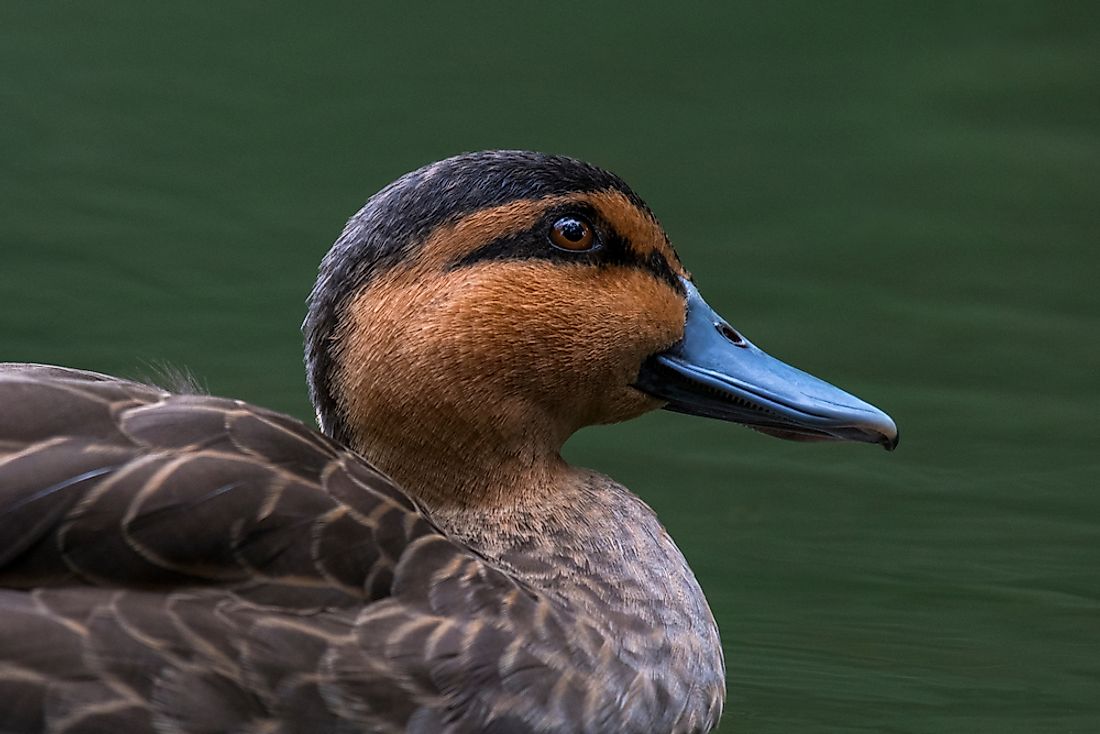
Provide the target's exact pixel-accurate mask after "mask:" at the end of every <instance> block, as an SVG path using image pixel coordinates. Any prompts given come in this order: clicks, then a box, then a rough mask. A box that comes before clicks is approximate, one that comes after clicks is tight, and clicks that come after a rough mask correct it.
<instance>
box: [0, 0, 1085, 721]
mask: <svg viewBox="0 0 1100 734" xmlns="http://www.w3.org/2000/svg"><path fill="white" fill-rule="evenodd" d="M909 5H910V7H904V6H902V5H900V4H888V3H871V2H867V3H857V4H852V3H843V4H840V3H811V2H807V3H789V2H778V3H755V4H747V3H728V4H725V5H723V6H721V9H717V6H715V7H712V8H710V9H708V10H705V11H698V13H697V14H692V13H685V12H682V11H680V12H672V11H670V10H660V9H655V8H651V9H646V8H645V7H642V6H639V5H636V4H632V5H629V6H628V5H626V4H623V5H621V6H619V7H617V8H616V7H612V6H593V5H591V4H580V3H576V4H562V3H554V4H552V6H550V5H548V6H547V7H544V8H542V9H539V10H532V9H525V10H523V11H520V10H517V9H515V8H513V7H512V6H508V5H503V4H500V5H480V6H478V7H479V9H478V10H476V11H472V10H469V9H467V8H465V7H463V6H461V5H458V4H455V5H453V6H442V5H440V6H434V7H419V8H416V9H411V10H406V11H404V13H405V14H404V15H398V14H397V11H394V10H383V9H377V10H372V9H370V8H369V7H368V6H367V4H365V3H355V4H345V5H341V6H328V9H327V10H326V11H325V12H320V11H318V10H310V11H308V12H306V11H304V10H301V9H300V8H299V5H298V4H293V3H286V4H285V6H282V7H280V6H278V5H276V4H271V3H244V2H232V3H219V4H209V5H200V4H197V3H196V4H183V3H177V4H172V5H168V4H155V5H154V4H148V3H137V2H135V3H127V4H122V3H60V2H56V3H53V2H50V3H47V2H43V3H36V4H31V3H17V2H8V3H4V4H3V5H2V6H0V113H2V115H0V253H2V260H0V294H2V296H3V303H4V307H3V309H0V359H9V360H28V361H41V362H54V363H59V364H65V365H72V366H81V367H86V368H91V369H96V370H101V371H105V372H113V373H121V374H129V375H134V374H139V373H142V372H144V371H148V364H149V363H155V362H160V361H167V362H170V363H174V364H177V365H186V366H187V367H189V368H190V369H191V370H193V371H194V372H195V373H196V374H197V375H199V376H201V378H202V379H203V380H204V381H205V383H206V384H207V385H208V387H209V389H210V390H211V391H213V392H215V393H218V394H226V395H232V396H237V397H242V398H246V399H248V400H251V401H254V402H257V403H261V404H264V405H268V406H271V407H275V408H278V409H282V410H286V411H289V412H291V413H294V414H296V415H299V416H301V417H303V418H308V417H309V409H308V405H307V402H306V399H305V390H304V385H303V378H302V371H301V366H300V353H299V350H300V337H299V334H298V331H297V328H298V324H299V323H300V321H301V317H302V315H303V299H304V298H305V295H306V293H307V292H308V290H309V287H310V285H311V283H312V278H313V273H314V272H315V267H316V264H317V262H318V261H319V259H320V257H321V256H322V254H323V253H324V252H325V250H326V248H327V247H328V245H329V243H330V242H331V240H332V239H333V238H334V237H335V235H336V234H337V233H338V232H339V230H340V228H341V226H342V223H343V221H344V219H345V218H346V217H347V216H348V215H349V214H351V213H352V212H353V211H354V210H355V209H356V208H357V207H358V206H359V205H360V204H361V203H362V202H363V201H364V200H365V199H366V197H367V196H369V195H370V194H371V193H373V192H374V191H375V190H376V189H377V188H379V187H380V186H382V185H383V184H385V183H386V182H388V181H389V180H390V179H392V178H394V177H395V176H397V175H399V174H400V173H402V172H404V171H406V170H409V169H411V168H415V167H417V166H419V165H421V164H423V163H425V162H428V161H431V160H434V159H437V158H440V157H443V156H446V155H449V154H452V153H455V152H458V151H463V150H471V149H479V148H489V147H524V148H535V149H542V150H552V151H558V152H564V153H569V154H573V155H576V156H579V157H582V158H586V159H590V160H592V161H594V162H597V163H600V164H602V165H604V166H606V167H608V168H611V169H613V170H616V171H617V172H619V173H620V174H622V175H623V176H624V177H625V178H627V179H628V180H629V181H630V182H631V183H632V184H633V185H634V186H635V188H636V189H637V190H638V191H639V192H640V193H641V194H642V195H643V196H644V197H645V198H646V199H647V200H648V201H649V202H650V204H651V205H652V206H653V208H654V209H655V210H656V211H657V212H658V214H659V215H660V216H661V218H662V220H663V221H664V223H665V225H666V227H667V228H668V230H669V232H670V233H671V235H672V238H673V241H674V242H675V243H676V244H677V246H678V248H679V250H680V254H681V255H682V257H683V258H684V260H685V261H686V262H687V264H688V266H689V267H690V268H691V269H692V270H693V271H694V272H695V274H696V277H697V281H698V282H699V283H700V286H701V288H702V290H703V292H704V294H706V295H707V297H708V299H709V300H710V301H711V303H712V304H713V305H714V306H715V307H716V308H718V309H719V310H720V311H722V312H723V313H724V314H725V315H726V316H727V317H728V318H729V319H730V321H731V322H732V323H733V324H734V325H735V326H737V327H738V328H740V329H742V330H743V331H744V332H745V333H746V334H747V335H748V336H749V337H750V338H752V339H754V340H755V341H756V342H757V343H758V344H760V345H762V346H763V347H764V348H766V349H767V350H769V351H770V352H772V353H773V354H775V355H777V356H780V357H782V358H785V359H787V360H789V361H791V362H793V363H795V364H797V365H799V366H801V367H803V368H805V369H808V370H810V371H812V372H815V373H817V374H819V375H820V376H822V377H825V378H827V379H830V380H833V381H835V382H837V383H838V384H840V385H842V386H844V387H846V388H848V389H850V390H851V391H853V392H855V393H856V394H858V395H860V396H861V397H864V398H866V399H867V400H870V401H871V402H874V403H876V404H877V405H879V406H880V407H882V408H883V409H885V410H887V411H888V412H890V413H891V414H892V415H893V416H894V418H895V419H896V420H897V422H898V424H899V426H900V428H901V434H902V442H901V446H900V448H899V450H898V451H897V452H896V453H894V454H892V455H891V454H886V453H885V452H882V451H879V450H876V449H874V448H871V447H868V446H838V445H803V444H789V443H785V442H780V441H776V440H773V439H769V438H766V437H763V436H759V435H757V434H754V433H751V432H749V431H746V430H744V429H741V428H739V427H736V426H732V425H726V424H720V423H716V422H710V421H705V420H702V419H691V418H687V417H684V416H678V415H672V414H667V413H663V414H655V415H652V416H648V417H646V418H644V419H642V420H639V421H636V422H634V423H632V424H628V425H624V426H616V427H606V428H599V429H591V430H589V431H586V432H584V433H582V434H581V435H579V436H578V437H577V438H575V439H574V441H573V442H572V443H571V444H570V446H569V447H568V449H569V454H570V456H571V458H573V459H574V460H576V461H578V462H580V463H584V464H587V465H590V466H595V467H597V468H600V469H602V470H604V471H606V472H608V473H611V474H612V475H614V476H616V477H618V478H619V479H620V480H622V481H623V482H624V483H626V484H627V485H628V486H630V487H632V488H634V489H635V490H636V491H638V492H639V493H640V494H641V495H642V496H643V497H645V498H646V499H647V500H648V501H649V502H650V503H651V504H652V505H653V506H654V507H655V508H656V509H657V510H658V511H659V512H660V514H661V515H662V517H663V518H664V519H665V521H666V522H667V525H668V527H669V529H670V530H671V532H672V533H673V535H674V536H675V537H676V538H677V539H678V540H679V542H680V544H681V546H682V547H683V549H684V551H685V553H686V554H687V556H688V557H689V559H690V560H691V562H692V564H693V566H694V567H695V569H696V570H697V572H698V575H699V577H700V579H701V581H702V583H703V585H704V587H705V588H706V589H707V592H708V595H709V597H710V600H711V603H712V605H713V606H714V609H715V612H716V614H717V617H718V620H719V623H720V625H721V627H722V631H723V639H724V643H725V646H726V655H727V661H728V664H729V692H730V698H729V704H728V712H727V717H726V719H725V721H724V723H725V726H724V727H723V728H724V730H725V731H739V732H755V733H765V732H767V733H787V732H796V731H797V732H849V731H857V732H998V733H999V732H1095V731H1100V454H1098V448H1097V444H1098V438H1100V431H1098V430H1097V428H1096V421H1097V413H1098V409H1100V287H1098V285H1097V280H1098V276H1100V254H1098V250H1100V238H1098V234H1100V196H1098V195H1100V23H1098V21H1100V11H1098V10H1097V9H1096V8H1097V6H1096V5H1095V4H1094V3H1078V4H1068V3H1045V2H1033V3H1016V2H1002V3H996V4H992V3H990V4H973V3H971V4H961V3H958V4H947V3H944V4H939V3H936V4H927V3H921V4H919V5H918V4H909Z"/></svg>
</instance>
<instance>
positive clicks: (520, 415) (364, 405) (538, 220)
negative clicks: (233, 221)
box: [0, 150, 898, 734]
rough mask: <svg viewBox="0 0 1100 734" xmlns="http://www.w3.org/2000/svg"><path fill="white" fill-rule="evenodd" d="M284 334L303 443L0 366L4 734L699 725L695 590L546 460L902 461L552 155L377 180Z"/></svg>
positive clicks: (638, 205) (188, 398)
mask: <svg viewBox="0 0 1100 734" xmlns="http://www.w3.org/2000/svg"><path fill="white" fill-rule="evenodd" d="M303 334H304V342H305V366H306V374H307V378H308V384H309V394H310V397H311V400H312V403H313V406H314V408H315V410H316V421H317V425H318V427H319V428H317V429H315V428H312V427H310V426H307V425H305V424H304V423H303V422H301V421H299V420H297V419H295V418H292V417H290V416H287V415H283V414H280V413H277V412H274V411H270V410H266V409H264V408H261V407H257V406H254V405H251V404H248V403H246V402H243V401H240V400H233V399H228V398H221V397H214V396H210V395H206V394H202V393H201V392H196V391H189V390H183V391H178V392H173V391H170V390H167V389H164V388H161V387H158V386H155V385H152V384H145V383H142V382H136V381H132V380H127V379H121V378H116V377H110V376H107V375H103V374H99V373H95V372H89V371H82V370H77V369H71V368H64V367H56V366H48V365H39V364H18V363H8V364H4V365H2V366H0V405H2V406H3V410H2V411H0V722H3V725H2V726H0V728H2V729H3V730H4V731H6V732H74V733H75V732H108V731H109V732H121V731H125V732H160V733H165V732H171V733H173V734H183V733H187V734H200V733H202V734H214V733H216V732H242V733H244V732H248V733H255V734H259V733H261V732H263V733H268V732H271V733H274V732H280V733H287V734H289V733H291V732H450V733H454V734H458V733H464V732H498V733H502V732H646V733H651V732H677V733H679V732H706V731H710V730H711V729H712V728H714V727H715V726H716V725H717V723H718V720H719V717H720V716H721V713H722V709H723V705H724V700H725V677H726V676H725V663H724V658H723V652H722V646H721V642H720V638H719V631H718V627H717V625H716V623H715V618H714V616H713V614H712V613H711V609H710V607H709V605H708V603H707V600H706V598H705V596H704V594H703V591H702V589H701V588H700V585H699V583H698V582H697V580H696V578H695V576H694V575H693V573H692V571H691V569H690V567H689V566H688V563H687V561H686V560H685V558H684V556H683V554H682V553H681V552H680V550H679V549H678V547H677V546H676V544H675V542H674V541H673V539H672V538H671V537H670V536H669V534H668V532H667V531H666V530H665V528H664V527H663V526H662V524H661V522H660V521H659V520H658V518H657V517H656V515H655V514H654V512H653V511H652V510H651V509H650V508H649V507H648V506H647V505H646V504H645V503H644V502H643V501H642V500H641V499H639V497H638V496H636V495H635V494H634V493H632V492H631V491H630V490H628V489H627V488H625V487H623V486H622V485H620V484H618V483H617V482H615V481H614V480H613V479H611V478H609V477H607V476H604V475H602V474H600V473H598V472H595V471H591V470H588V469H584V468H580V467H576V466H572V465H570V464H569V463H567V462H566V461H565V460H564V459H563V458H562V456H561V448H562V446H563V444H564V443H565V441H566V440H567V439H568V438H569V437H570V436H571V435H572V434H574V433H575V432H576V431H578V430H579V429H580V428H582V427H585V426H590V425H593V424H604V423H615V422H619V421H624V420H628V419H631V418H634V417H636V416H639V415H641V414H643V413H646V412H649V411H652V410H657V409H669V410H673V411H677V412H680V413H686V414H692V415H697V416H705V417H710V418H717V419H720V420H724V421H733V422H736V423H740V424H743V425H746V426H748V427H750V428H753V429H755V430H757V431H760V432H763V433H765V434H770V435H773V436H776V437H780V438H785V439H792V440H835V441H855V442H864V443H871V444H878V445H880V446H883V447H885V448H887V449H893V448H894V447H895V446H896V445H897V441H898V431H897V427H896V425H895V423H894V422H893V420H892V419H891V418H890V417H889V416H888V415H887V414H886V413H884V412H882V411H881V410H879V409H877V408H875V407H873V406H872V405H870V404H869V403H866V402H864V401H862V400H860V399H858V398H856V397H854V396H852V395H850V394H848V393H846V392H844V391H842V390H841V389H839V388H837V387H835V386H833V385H831V384H829V383H827V382H824V381H822V380H819V379H817V378H814V377H812V376H810V375H809V374H807V373H805V372H802V371H799V370H798V369H796V368H794V367H791V366H789V365H787V364H785V363H783V362H781V361H779V360H777V359H775V358H773V357H771V356H769V355H768V354H767V353H765V352H763V351H761V350H760V349H759V348H757V347H756V346H755V345H754V344H753V343H752V342H750V341H749V340H748V339H747V338H745V337H744V336H743V335H742V334H741V333H740V332H739V331H737V330H736V329H734V328H733V327H732V326H731V325H730V324H729V323H728V322H727V321H726V320H725V319H723V318H721V317H720V316H719V315H718V314H717V313H716V312H715V311H714V310H713V309H712V308H711V307H710V306H708V305H707V302H706V301H705V300H704V299H703V297H702V296H701V295H700V293H699V290H698V288H697V287H696V284H695V281H694V278H693V276H692V275H691V274H690V273H689V271H687V270H686V269H685V267H684V266H683V264H682V263H681V261H680V258H679V257H678V255H677V253H676V251H675V250H674V249H673V247H672V244H671V241H670V239H669V237H668V236H667V234H666V233H665V231H664V229H663V228H662V226H661V224H660V223H659V221H658V220H657V218H656V216H655V215H654V213H653V212H652V211H651V209H650V208H649V206H648V205H647V204H646V203H645V202H644V201H643V200H642V199H641V198H640V197H639V196H638V195H637V194H636V193H634V191H633V190H632V189H631V188H630V187H629V186H628V185H627V184H626V183H625V182H624V181H623V180H622V179H621V178H619V177H618V176H616V175H614V174H612V173H610V172H608V171H605V170H603V169H602V168H599V167H597V166H594V165H591V164H589V163H585V162H582V161H579V160H576V159H574V158H570V157H566V156H561V155H552V154H545V153H535V152H528V151H499V150H498V151H484V152H477V153H467V154H462V155H458V156H455V157H451V158H448V159H446V160H442V161H439V162H436V163H432V164H430V165H427V166H424V167H422V168H420V169H418V170H416V171H413V172H411V173H408V174H406V175H404V176H401V177H400V178H398V179H397V180H395V181H394V182H393V183H391V184H389V185H388V186H386V187H385V188H383V189H382V190H381V191H379V192H378V193H376V194H375V195H374V196H372V197H371V198H370V199H369V200H368V201H367V202H366V204H365V205H364V206H363V207H362V209H360V210H359V211H358V213H356V214H355V215H354V216H352V217H351V219H350V220H349V221H348V223H347V225H346V227H345V228H344V229H343V232H342V233H341V234H340V236H339V238H338V239H337V240H336V242H335V244H334V245H333V246H332V248H331V249H330V250H329V252H328V254H327V255H326V256H325V257H324V259H323V261H322V262H321V265H320V268H319V274H318V278H317V281H316V285H315V286H314V288H313V290H312V293H311V294H310V296H309V298H308V311H307V315H306V317H305V321H304V324H303Z"/></svg>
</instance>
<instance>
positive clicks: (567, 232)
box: [550, 217, 596, 252]
mask: <svg viewBox="0 0 1100 734" xmlns="http://www.w3.org/2000/svg"><path fill="white" fill-rule="evenodd" d="M550 241H551V242H552V243H554V246H555V247H560V248H561V249H563V250H572V251H574V252H580V251H582V250H591V249H592V245H593V244H595V242H596V237H595V235H594V234H593V233H592V225H591V224H589V223H588V222H586V221H584V220H583V219H578V218H577V217H562V218H561V219H559V220H558V221H556V222H554V225H553V226H552V227H551V228H550Z"/></svg>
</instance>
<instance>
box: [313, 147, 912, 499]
mask: <svg viewBox="0 0 1100 734" xmlns="http://www.w3.org/2000/svg"><path fill="white" fill-rule="evenodd" d="M303 330H304V333H305V337H306V363H307V371H308V375H309V380H310V389H311V397H312V399H313V402H314V405H315V407H316V409H317V417H318V421H319V423H320V425H321V427H322V430H324V431H325V432H326V433H328V434H329V435H332V436H334V437H335V438H337V439H338V440H341V441H343V442H345V443H347V444H349V445H351V446H352V447H354V448H356V449H357V450H359V451H360V452H362V453H363V454H364V455H366V456H367V457H368V458H370V459H371V460H373V461H374V462H375V463H377V464H378V465H379V466H380V468H382V469H383V470H385V471H388V472H389V473H391V475H393V476H394V477H395V478H396V479H397V480H398V481H399V482H401V483H402V484H404V485H405V486H406V488H407V489H409V490H410V491H412V492H414V493H417V487H416V485H417V484H418V480H417V476H418V472H420V473H423V472H424V471H425V465H426V464H438V466H439V467H440V471H439V472H437V476H436V477H434V479H435V480H436V481H438V480H440V479H442V478H444V477H446V471H453V465H454V463H455V461H460V460H461V461H466V462H471V463H474V464H476V463H478V462H479V461H480V459H479V457H483V456H486V455H489V454H491V455H492V456H493V458H492V459H491V460H490V459H485V461H486V462H488V463H492V462H496V464H495V466H498V467H499V466H500V465H503V464H505V463H508V462H513V463H516V464H517V465H519V466H521V467H522V469H517V470H516V471H521V470H526V471H530V470H531V467H532V466H535V465H537V464H539V462H540V460H541V459H540V457H541V458H545V457H557V456H558V450H559V449H560V447H561V445H562V444H563V443H564V442H565V440H566V439H567V438H568V437H569V435H570V434H572V433H573V432H575V431H576V430H577V429H579V428H581V427H583V426H585V425H590V424H595V423H608V422H614V421H621V420H625V419H628V418H631V417H634V416H637V415H639V414H641V413H644V412H646V411H649V410H653V409H657V408H662V407H664V408H669V409H672V410H676V411H680V412H684V413H692V414H696V415H703V416H710V417H714V418H720V419H723V420H729V421H735V422H738V423H743V424H745V425H748V426H751V427H753V428H756V429H758V430H761V431H764V432H766V433H770V434H772V435H775V436H779V437H783V438H791V439H835V440H854V441H866V442H871V443H878V444H881V445H883V446H885V447H887V448H893V447H894V446H895V445H896V443H897V429H896V427H895V426H894V423H893V421H891V420H890V418H889V417H888V416H887V415H886V414H885V413H883V412H881V411H880V410H878V409H876V408H874V407H873V406H871V405H869V404H867V403H865V402H863V401H861V400H859V399H858V398H855V397H853V396H851V395H849V394H848V393H846V392H844V391H842V390H840V389H839V388H836V387H834V386H832V385H830V384H828V383H826V382H823V381H821V380H818V379H816V378H814V377H811V376H810V375H808V374H806V373H804V372H801V371H799V370H797V369H795V368H793V367H790V366H788V365H786V364H784V363H782V362H780V361H779V360H776V359H774V358H772V357H769V356H768V355H767V354H765V353H764V352H762V351H761V350H759V349H758V348H756V347H755V346H754V345H753V344H752V343H751V342H749V341H748V340H747V339H745V338H744V337H742V336H741V335H740V334H739V332H737V331H736V330H734V329H733V327H731V326H730V325H729V324H728V323H727V322H726V321H725V320H724V319H722V318H721V317H720V316H718V315H717V314H716V313H715V312H714V311H713V310H712V309H711V308H710V307H709V306H708V305H707V304H706V302H705V301H704V300H703V298H702V296H701V295H700V294H699V291H698V290H697V289H696V287H695V285H694V283H693V281H692V278H691V276H690V274H689V273H688V271H687V270H685V268H684V267H683V265H682V264H681V262H680V259H679V258H678V257H677V255H676V252H675V250H674V249H673V248H672V246H671V244H670V242H669V239H668V237H667V236H666V234H665V232H664V230H663V229H662V228H661V225H660V224H659V223H658V221H657V219H656V217H655V216H654V215H653V213H652V212H651V211H650V209H649V208H648V207H647V206H646V204H645V203H644V202H643V201H642V200H641V199H640V198H639V197H638V196H637V194H635V193H634V192H633V191H632V190H631V189H630V188H629V187H628V186H627V185H626V184H625V183H624V182H623V181H622V180H621V179H619V178H618V177H617V176H615V175H613V174H610V173H608V172H606V171H603V170H601V169H599V168H596V167H594V166H591V165H589V164H586V163H583V162H580V161H577V160H573V159H570V158H566V157H561V156H551V155H544V154H539V153H529V152H520V151H489V152H482V153H473V154H467V155H461V156H457V157H454V158H450V159H447V160H444V161H440V162H438V163H434V164H432V165H429V166H426V167H424V168H421V169H419V170H417V171H414V172H412V173H409V174H407V175H405V176H403V177H401V178H400V179H398V180H397V181H395V182H393V183H392V184H390V185H389V186H387V187H386V188H384V189H382V190H381V191H380V192H379V193H378V194H376V195H375V196H374V197H372V198H371V199H370V200H369V201H368V202H367V204H366V205H365V206H364V207H363V208H362V209H361V210H360V211H359V212H358V213H357V214H356V215H355V216H354V217H352V218H351V220H350V221H349V222H348V224H347V226H346V227H345V229H344V231H343V233H342V235H341V236H340V238H339V239H338V240H337V242H336V244H335V245H334V246H333V247H332V249H331V251H330V252H329V253H328V255H327V256H326V257H325V259H324V261H323V263H322V265H321V268H320V276H319V278H318V281H317V284H316V286H315V288H314V290H313V292H312V294H311V296H310V300H309V314H308V316H307V318H306V321H305V324H304V326H303ZM559 461H560V459H559ZM448 466H450V467H452V468H451V469H444V467H448ZM486 471H488V470H487V469H486ZM421 483H422V482H421ZM471 491H473V490H471ZM421 494H423V492H421Z"/></svg>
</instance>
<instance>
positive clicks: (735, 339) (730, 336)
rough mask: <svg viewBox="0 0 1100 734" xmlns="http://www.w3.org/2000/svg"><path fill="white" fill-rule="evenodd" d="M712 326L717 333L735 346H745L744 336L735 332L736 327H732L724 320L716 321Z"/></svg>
mask: <svg viewBox="0 0 1100 734" xmlns="http://www.w3.org/2000/svg"><path fill="white" fill-rule="evenodd" d="M714 328H716V329H718V333H719V334H721V335H722V336H724V337H725V338H726V339H727V341H729V343H730V344H732V345H734V346H735V347H745V346H748V344H747V343H746V342H745V337H743V336H741V334H739V333H738V332H737V329H735V328H733V327H732V326H730V325H729V324H727V323H726V322H725V321H718V322H716V323H715V324H714Z"/></svg>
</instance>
